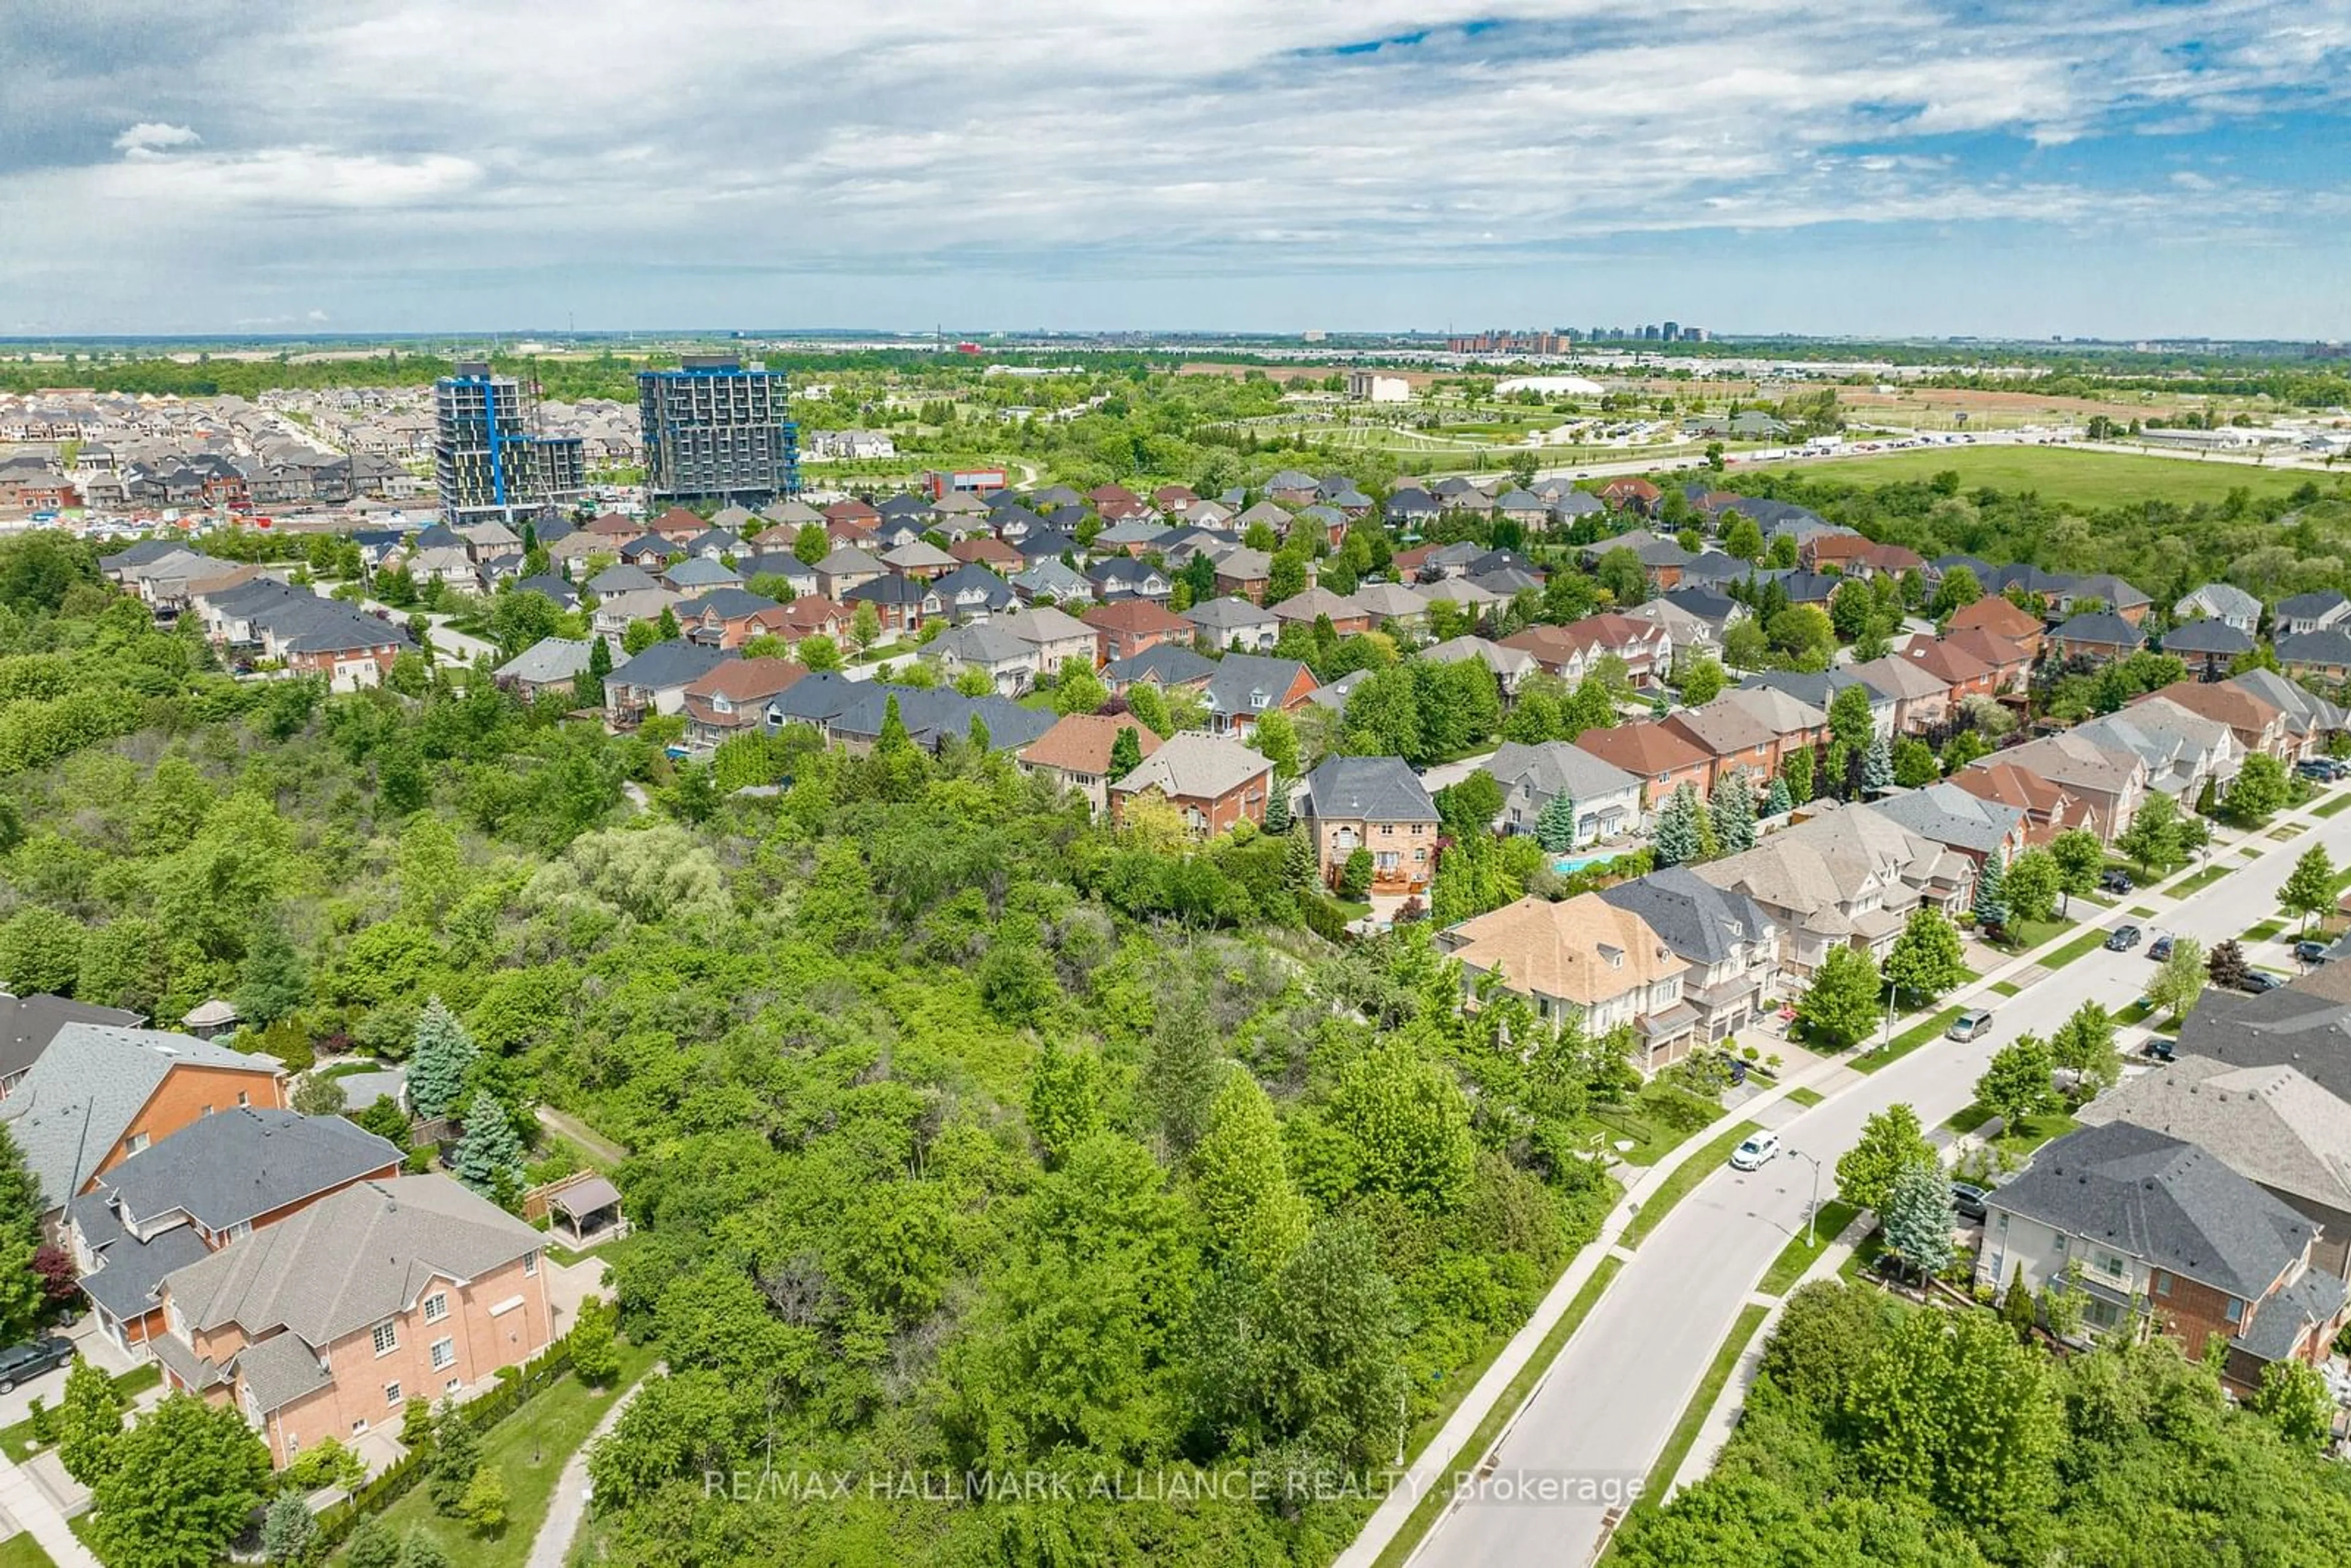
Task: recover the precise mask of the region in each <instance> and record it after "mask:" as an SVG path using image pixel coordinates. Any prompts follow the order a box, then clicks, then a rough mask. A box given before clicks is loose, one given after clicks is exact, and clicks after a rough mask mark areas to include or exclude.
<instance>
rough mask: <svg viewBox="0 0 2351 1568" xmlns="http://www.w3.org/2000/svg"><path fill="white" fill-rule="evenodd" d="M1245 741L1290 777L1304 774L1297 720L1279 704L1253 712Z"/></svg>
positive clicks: (1276, 768) (1299, 776) (1275, 769)
mask: <svg viewBox="0 0 2351 1568" xmlns="http://www.w3.org/2000/svg"><path fill="white" fill-rule="evenodd" d="M1155 695H1156V694H1155ZM1249 745H1250V747H1253V748H1254V749H1255V750H1256V752H1257V754H1258V755H1259V756H1260V757H1262V758H1265V759H1266V760H1267V761H1268V762H1270V763H1272V764H1273V767H1274V771H1275V772H1277V773H1280V774H1282V775H1283V776H1285V777H1287V778H1291V779H1302V778H1304V777H1305V776H1306V767H1305V763H1304V759H1303V757H1302V754H1301V752H1300V750H1299V747H1298V725H1297V722H1296V721H1295V720H1293V719H1292V718H1291V717H1290V716H1289V715H1288V714H1286V713H1284V712H1282V711H1281V710H1280V708H1268V709H1266V711H1265V712H1263V713H1261V714H1259V715H1258V716H1257V722H1256V723H1255V724H1253V725H1251V726H1249Z"/></svg>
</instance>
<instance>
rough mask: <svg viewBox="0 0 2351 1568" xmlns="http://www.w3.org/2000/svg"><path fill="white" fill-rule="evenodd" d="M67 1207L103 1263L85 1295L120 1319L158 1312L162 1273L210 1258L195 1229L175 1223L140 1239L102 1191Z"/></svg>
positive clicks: (84, 1282) (86, 1280) (88, 1277)
mask: <svg viewBox="0 0 2351 1568" xmlns="http://www.w3.org/2000/svg"><path fill="white" fill-rule="evenodd" d="M167 1141H168V1140H167ZM66 1207H67V1212H68V1214H69V1215H71V1217H72V1218H73V1222H74V1225H75V1227H76V1228H78V1230H80V1232H81V1234H82V1239H83V1242H84V1243H85V1244H86V1245H87V1246H88V1247H89V1249H90V1251H91V1252H92V1253H93V1254H94V1255H95V1257H96V1260H97V1262H98V1265H99V1267H98V1269H97V1270H96V1271H95V1272H93V1273H89V1274H84V1275H83V1276H82V1277H81V1288H82V1293H83V1294H84V1295H86V1296H88V1297H89V1299H90V1300H91V1301H96V1302H97V1303H98V1304H99V1306H101V1307H103V1308H105V1309H106V1310H107V1311H108V1312H111V1313H113V1314H114V1316H115V1317H116V1318H117V1319H131V1318H136V1317H138V1316H139V1315H140V1314H141V1313H142V1312H152V1311H154V1309H155V1286H156V1284H157V1282H158V1281H161V1280H162V1278H163V1276H164V1275H166V1274H169V1273H172V1272H173V1271H174V1270H180V1269H184V1268H186V1267H187V1266H188V1265H189V1264H191V1263H193V1262H196V1261H197V1260H200V1259H204V1258H208V1257H210V1256H211V1255H212V1252H211V1249H209V1248H207V1247H206V1246H205V1245H204V1241H203V1239H201V1238H199V1237H198V1236H197V1235H196V1232H195V1228H193V1226H187V1225H174V1226H172V1228H170V1229H169V1230H164V1231H162V1232H159V1233H158V1234H156V1235H155V1236H153V1237H152V1238H150V1239H147V1240H145V1241H141V1239H139V1238H138V1237H136V1236H134V1235H132V1234H131V1232H130V1231H128V1230H125V1229H124V1228H122V1222H121V1221H120V1220H119V1219H117V1218H115V1217H114V1210H113V1209H112V1208H111V1207H109V1204H108V1200H107V1195H106V1194H104V1193H102V1192H86V1193H84V1194H82V1195H81V1196H80V1197H78V1198H75V1199H74V1200H73V1202H72V1203H70V1204H68V1205H67V1206H66Z"/></svg>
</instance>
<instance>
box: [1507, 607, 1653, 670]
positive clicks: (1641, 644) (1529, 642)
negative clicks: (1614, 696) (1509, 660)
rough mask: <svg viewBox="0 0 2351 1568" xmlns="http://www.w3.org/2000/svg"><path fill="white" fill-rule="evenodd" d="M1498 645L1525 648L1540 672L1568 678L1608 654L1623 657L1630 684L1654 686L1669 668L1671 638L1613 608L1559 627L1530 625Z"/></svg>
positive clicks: (1595, 664) (1595, 663)
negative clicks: (1611, 610) (1610, 610)
mask: <svg viewBox="0 0 2351 1568" xmlns="http://www.w3.org/2000/svg"><path fill="white" fill-rule="evenodd" d="M1502 646H1504V647H1506V648H1523V649H1525V650H1526V651H1527V652H1528V653H1532V654H1533V655H1534V656H1535V658H1536V660H1537V661H1538V662H1539V663H1541V665H1542V667H1543V668H1544V669H1545V670H1546V671H1548V672H1549V673H1551V674H1554V675H1558V676H1561V677H1562V678H1563V679H1566V680H1571V681H1578V680H1582V679H1583V677H1584V676H1585V675H1587V674H1591V673H1592V671H1593V668H1594V667H1595V666H1597V665H1598V664H1599V663H1600V661H1601V660H1602V659H1604V658H1606V657H1609V656H1611V655H1614V657H1616V658H1619V659H1622V660H1624V661H1625V671H1626V673H1627V674H1629V675H1630V677H1631V679H1632V682H1633V684H1634V685H1636V686H1647V685H1656V683H1657V682H1659V681H1662V680H1664V679H1665V678H1666V676H1667V674H1669V673H1670V672H1671V671H1672V669H1673V667H1674V645H1673V640H1672V639H1671V638H1670V637H1668V636H1667V633H1666V629H1665V628H1664V627H1662V626H1659V625H1657V624H1656V623H1655V622H1648V621H1636V620H1635V619H1634V618H1633V617H1631V616H1629V615H1618V614H1615V613H1614V612H1605V613H1602V614H1599V615H1587V616H1585V617H1584V618H1583V620H1581V621H1572V622H1568V623H1567V624H1566V625H1564V626H1548V625H1540V626H1530V627H1528V628H1527V629H1526V630H1525V631H1523V632H1517V633H1514V634H1513V635H1511V636H1508V637H1505V638H1503V639H1502Z"/></svg>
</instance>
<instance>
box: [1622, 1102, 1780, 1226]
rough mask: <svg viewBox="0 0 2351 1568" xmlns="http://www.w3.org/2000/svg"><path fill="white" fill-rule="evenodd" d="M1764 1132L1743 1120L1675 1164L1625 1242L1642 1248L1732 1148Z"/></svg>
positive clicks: (1642, 1206) (1636, 1219)
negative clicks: (1749, 1135)
mask: <svg viewBox="0 0 2351 1568" xmlns="http://www.w3.org/2000/svg"><path fill="white" fill-rule="evenodd" d="M1761 1131H1762V1128H1761V1126H1760V1125H1758V1124H1755V1123H1753V1122H1741V1123H1740V1124H1739V1125H1737V1126H1736V1127H1733V1128H1731V1129H1730V1130H1729V1132H1727V1133H1725V1134H1722V1136H1720V1137H1719V1138H1717V1139H1715V1140H1714V1142H1712V1143H1710V1144H1708V1145H1707V1146H1706V1147H1704V1148H1702V1149H1698V1150H1694V1151H1692V1153H1691V1154H1690V1156H1689V1157H1688V1158H1687V1159H1686V1160H1684V1161H1682V1163H1681V1164H1680V1165H1678V1166H1675V1167H1674V1169H1673V1173H1672V1174H1671V1175H1669V1176H1667V1177H1666V1179H1665V1182H1664V1184H1663V1185H1661V1186H1659V1187H1658V1188H1657V1190H1656V1192H1654V1193H1651V1194H1650V1195H1649V1197H1648V1198H1647V1200H1646V1202H1644V1203H1643V1204H1642V1205H1641V1207H1640V1211H1639V1212H1638V1213H1636V1214H1635V1215H1634V1216H1633V1219H1632V1223H1631V1224H1629V1225H1627V1226H1625V1236H1624V1242H1625V1246H1627V1247H1638V1246H1639V1245H1640V1244H1641V1239H1642V1238H1643V1237H1645V1236H1646V1235H1648V1234H1649V1233H1650V1232H1651V1231H1653V1230H1655V1229H1656V1228H1657V1227H1658V1226H1659V1225H1662V1224H1663V1223H1665V1218H1666V1216H1667V1215H1668V1214H1671V1213H1672V1212H1673V1209H1674V1205H1676V1204H1677V1203H1679V1202H1680V1201H1681V1200H1682V1199H1684V1198H1686V1197H1688V1196H1689V1195H1690V1189H1691V1188H1693V1187H1695V1186H1698V1183H1700V1182H1702V1181H1704V1180H1705V1179H1706V1178H1707V1177H1708V1176H1712V1175H1713V1174H1714V1173H1715V1169H1716V1167H1717V1166H1720V1165H1721V1164H1722V1163H1723V1162H1724V1161H1725V1160H1727V1159H1729V1157H1730V1151H1731V1150H1733V1149H1735V1148H1737V1147H1738V1146H1739V1145H1740V1144H1742V1143H1744V1142H1746V1140H1747V1135H1748V1134H1750V1133H1759V1132H1761Z"/></svg>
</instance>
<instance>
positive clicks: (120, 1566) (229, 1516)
mask: <svg viewBox="0 0 2351 1568" xmlns="http://www.w3.org/2000/svg"><path fill="white" fill-rule="evenodd" d="M268 1484H269V1450H268V1449H266V1448H263V1447H262V1446H261V1439H260V1438H259V1437H256V1436H254V1434H253V1431H252V1429H251V1428H250V1427H247V1426H246V1424H245V1417H244V1416H242V1415H241V1414H239V1413H238V1412H237V1411H236V1410H235V1409H233V1408H231V1407H230V1406H225V1405H220V1406H214V1405H207V1404H205V1403H204V1401H203V1400H201V1399H199V1398H197V1397H196V1396H194V1395H193V1394H174V1395H172V1396H169V1397H168V1398H166V1399H164V1400H163V1401H162V1403H161V1404H159V1405H157V1406H154V1407H153V1408H152V1409H151V1410H149V1411H148V1412H147V1414H146V1415H144V1416H141V1417H140V1419H139V1420H138V1422H137V1423H135V1424H134V1425H133V1426H132V1427H131V1429H130V1430H129V1431H128V1432H126V1433H124V1434H123V1435H122V1437H121V1439H120V1442H119V1443H118V1444H117V1445H116V1448H115V1455H114V1463H113V1468H112V1469H110V1470H109V1471H108V1473H107V1474H106V1475H105V1476H104V1477H103V1478H102V1479H100V1480H99V1483H98V1485H97V1486H96V1487H94V1488H92V1489H91V1497H92V1501H93V1502H94V1503H95V1505H96V1512H95V1514H94V1516H93V1517H92V1518H91V1520H90V1524H89V1542H90V1545H91V1546H92V1547H93V1548H94V1549H95V1550H96V1551H97V1552H98V1555H99V1558H100V1559H101V1560H103V1561H104V1562H105V1563H107V1564H108V1568H203V1565H204V1564H209V1563H216V1562H218V1561H220V1560H221V1558H222V1557H223V1556H225V1554H226V1552H227V1551H228V1547H229V1543H230V1542H233V1541H235V1539H236V1538H237V1536H238V1535H239V1534H240V1533H242V1532H243V1531H244V1530H245V1528H246V1521H248V1520H249V1519H250V1518H251V1517H252V1515H253V1511H254V1510H255V1509H256V1508H258V1507H260V1506H261V1500H262V1498H263V1496H264V1494H265V1489H266V1487H267V1486H268Z"/></svg>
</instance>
